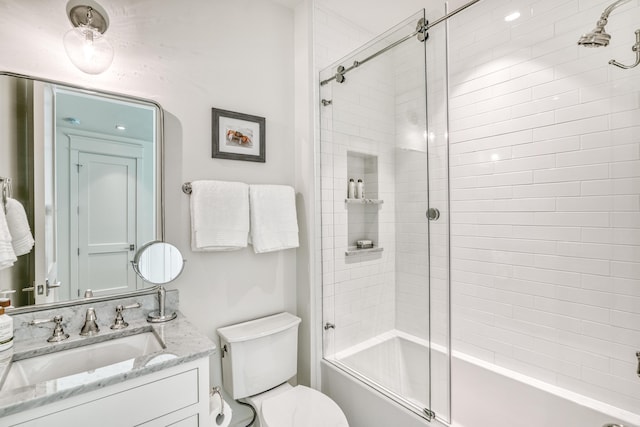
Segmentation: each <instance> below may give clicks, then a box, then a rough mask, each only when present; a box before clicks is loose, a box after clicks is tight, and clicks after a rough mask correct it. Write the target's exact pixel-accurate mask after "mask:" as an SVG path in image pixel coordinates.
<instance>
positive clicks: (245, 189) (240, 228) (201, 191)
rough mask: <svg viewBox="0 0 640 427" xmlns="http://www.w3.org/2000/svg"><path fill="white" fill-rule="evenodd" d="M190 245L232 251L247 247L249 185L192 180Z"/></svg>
mask: <svg viewBox="0 0 640 427" xmlns="http://www.w3.org/2000/svg"><path fill="white" fill-rule="evenodd" d="M191 189H192V191H191V249H192V250H194V251H233V250H237V249H241V248H246V247H247V239H248V236H249V186H248V185H247V184H244V183H242V182H225V181H194V182H192V183H191Z"/></svg>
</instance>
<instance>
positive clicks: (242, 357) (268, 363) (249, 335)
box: [218, 313, 349, 427]
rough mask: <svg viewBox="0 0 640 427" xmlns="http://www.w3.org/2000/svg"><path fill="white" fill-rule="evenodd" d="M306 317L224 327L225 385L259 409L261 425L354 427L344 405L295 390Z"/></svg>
mask: <svg viewBox="0 0 640 427" xmlns="http://www.w3.org/2000/svg"><path fill="white" fill-rule="evenodd" d="M300 321H301V319H300V318H299V317H296V316H294V315H292V314H289V313H279V314H274V315H272V316H267V317H263V318H260V319H255V320H251V321H248V322H243V323H239V324H236V325H231V326H226V327H224V328H220V329H218V335H220V348H221V349H222V385H223V387H224V388H225V390H226V391H227V392H228V393H229V394H230V395H231V396H232V397H233V398H234V399H237V400H239V399H241V400H243V401H245V402H246V403H248V404H249V405H251V406H252V407H253V408H254V409H255V411H256V422H255V423H254V426H256V427H348V426H349V424H348V422H347V418H346V417H345V415H344V413H343V412H342V410H341V409H340V407H339V406H338V405H337V404H336V403H335V402H334V401H333V400H331V399H330V398H329V396H326V395H324V394H322V393H320V392H319V391H317V390H313V389H311V388H309V387H305V386H300V385H299V386H296V387H292V386H291V385H290V384H289V383H288V381H289V380H290V379H291V378H293V377H294V376H295V375H296V373H297V371H298V365H297V361H298V357H297V353H298V325H299V324H300Z"/></svg>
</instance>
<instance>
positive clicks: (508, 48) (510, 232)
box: [449, 0, 640, 416]
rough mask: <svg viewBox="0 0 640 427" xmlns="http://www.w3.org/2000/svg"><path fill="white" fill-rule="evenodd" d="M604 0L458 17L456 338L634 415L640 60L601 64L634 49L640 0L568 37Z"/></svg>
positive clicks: (639, 385) (453, 130) (639, 393)
mask: <svg viewBox="0 0 640 427" xmlns="http://www.w3.org/2000/svg"><path fill="white" fill-rule="evenodd" d="M609 3H610V2H608V1H593V0H592V1H556V0H544V1H539V2H536V3H535V4H531V2H524V1H519V2H515V1H514V2H509V3H505V2H501V1H497V0H483V1H482V2H480V3H479V4H477V5H476V6H474V7H473V9H470V10H469V12H468V13H467V12H465V13H464V14H462V15H460V16H458V17H456V18H454V19H452V20H451V28H450V32H449V34H450V49H449V52H450V58H451V62H450V68H449V70H450V107H451V108H450V114H451V116H450V150H451V222H452V225H451V246H452V249H451V256H452V293H453V296H452V301H453V309H452V310H453V312H452V322H453V348H454V350H459V351H462V352H464V353H468V354H471V355H473V356H476V357H479V358H481V359H483V360H486V361H488V362H492V363H495V364H497V365H500V366H503V367H506V368H510V369H513V370H515V371H518V372H521V373H523V374H526V375H529V376H532V377H534V378H537V379H540V380H543V381H546V382H548V383H551V384H556V385H559V386H561V387H564V388H567V389H569V390H572V391H574V392H577V393H581V394H583V395H587V396H590V397H593V398H595V399H598V400H601V401H604V402H606V403H610V404H612V405H614V406H618V407H620V408H625V409H627V410H630V411H633V412H636V413H637V412H638V408H640V381H638V377H637V375H636V366H637V359H636V356H635V352H636V351H638V350H639V349H640V196H639V193H640V67H639V68H635V69H632V70H620V69H617V68H614V67H612V66H610V65H607V62H608V61H609V60H610V59H611V58H616V59H617V60H619V61H622V62H626V63H630V62H633V54H632V52H631V50H630V47H631V45H632V43H633V41H634V36H633V32H634V30H635V29H637V28H638V17H639V16H640V5H639V2H637V1H633V2H631V3H630V4H628V5H626V6H623V7H621V8H620V9H619V10H617V11H614V12H613V13H612V15H611V17H610V19H609V25H608V26H607V30H609V31H610V32H611V34H612V41H611V45H610V46H609V47H608V48H602V49H586V48H582V47H579V46H577V45H576V42H577V39H578V37H579V36H580V35H581V34H582V33H584V32H587V31H590V30H591V29H592V28H593V27H594V24H595V21H596V20H597V19H598V17H599V16H600V13H601V12H602V10H603V9H604V8H605V7H606V6H607V5H608V4H609ZM515 9H519V10H520V12H521V13H522V16H521V18H520V19H518V20H516V21H514V22H513V23H511V24H509V23H506V22H505V21H504V20H503V17H504V16H505V15H507V14H508V13H510V12H512V11H513V10H515ZM454 374H455V373H454ZM454 416H455V414H454Z"/></svg>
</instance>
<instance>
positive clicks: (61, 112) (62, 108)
mask: <svg viewBox="0 0 640 427" xmlns="http://www.w3.org/2000/svg"><path fill="white" fill-rule="evenodd" d="M153 119H154V108H152V107H150V106H142V105H137V104H132V103H128V102H123V101H119V100H113V99H108V98H103V97H97V96H92V95H86V94H82V93H76V92H70V91H60V92H58V93H57V94H56V125H57V126H61V127H67V128H69V127H72V128H74V129H79V130H83V131H89V132H96V133H99V134H102V135H112V136H117V137H126V138H133V139H137V140H142V141H152V140H153V137H154V134H155V129H154V120H153ZM116 126H121V127H124V128H125V129H118V128H116Z"/></svg>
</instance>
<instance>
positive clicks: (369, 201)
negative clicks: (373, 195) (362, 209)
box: [344, 198, 384, 205]
mask: <svg viewBox="0 0 640 427" xmlns="http://www.w3.org/2000/svg"><path fill="white" fill-rule="evenodd" d="M344 202H345V203H346V204H348V205H381V204H383V203H384V200H381V199H349V198H347V199H344Z"/></svg>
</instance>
